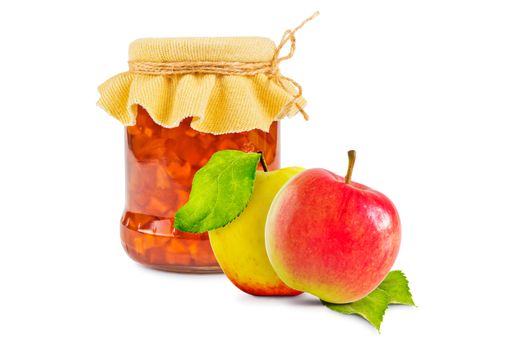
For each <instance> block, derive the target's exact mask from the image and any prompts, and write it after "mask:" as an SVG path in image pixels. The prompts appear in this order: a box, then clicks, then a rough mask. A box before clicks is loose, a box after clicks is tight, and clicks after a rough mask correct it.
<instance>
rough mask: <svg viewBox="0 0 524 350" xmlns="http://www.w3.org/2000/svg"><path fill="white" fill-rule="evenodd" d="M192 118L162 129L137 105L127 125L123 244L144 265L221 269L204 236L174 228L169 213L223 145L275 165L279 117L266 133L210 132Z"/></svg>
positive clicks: (122, 222)
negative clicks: (258, 154) (195, 126)
mask: <svg viewBox="0 0 524 350" xmlns="http://www.w3.org/2000/svg"><path fill="white" fill-rule="evenodd" d="M191 120H192V118H186V119H184V120H183V121H182V122H181V123H180V125H179V126H177V127H174V128H164V127H162V126H160V125H158V124H156V123H155V122H154V121H153V120H152V119H151V117H150V116H149V115H148V113H147V112H146V111H145V110H144V109H142V108H139V110H138V116H137V121H136V125H134V126H128V127H126V133H125V136H126V151H125V152H126V176H127V186H126V208H125V211H124V214H123V216H122V220H121V240H122V244H123V246H124V248H125V250H126V251H127V253H128V254H129V256H130V257H131V258H133V259H134V260H136V261H137V262H140V263H142V264H144V265H148V266H151V267H155V268H159V269H164V270H171V271H191V272H199V271H200V272H212V271H220V268H219V267H218V264H217V262H216V260H215V257H214V255H213V252H212V250H211V247H210V244H209V240H208V235H207V233H206V234H190V233H185V232H179V231H176V230H175V229H174V228H173V224H174V222H173V218H174V215H175V213H176V211H177V210H178V209H179V208H180V207H181V206H182V205H184V204H185V203H186V202H187V200H188V198H189V192H190V191H191V183H192V181H193V176H194V174H195V173H196V171H198V169H200V168H201V167H202V166H203V165H205V164H206V162H207V161H208V160H209V158H210V157H211V156H212V155H213V153H215V152H217V151H221V150H225V149H235V150H242V151H245V152H259V151H261V152H263V154H264V157H265V159H266V163H267V164H268V168H269V169H270V170H273V169H277V168H278V167H279V163H280V159H279V156H278V155H279V152H278V136H279V130H278V128H279V127H278V122H274V123H273V124H272V125H271V128H270V130H269V132H268V133H266V132H264V131H261V130H251V131H247V132H241V133H230V134H223V135H213V134H207V133H201V132H198V131H196V130H194V129H192V128H191V126H190V124H191Z"/></svg>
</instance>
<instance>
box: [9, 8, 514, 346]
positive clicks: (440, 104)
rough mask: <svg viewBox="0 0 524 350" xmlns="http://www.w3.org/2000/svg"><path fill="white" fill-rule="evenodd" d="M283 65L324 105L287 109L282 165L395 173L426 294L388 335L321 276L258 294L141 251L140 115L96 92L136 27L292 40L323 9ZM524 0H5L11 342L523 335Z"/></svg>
mask: <svg viewBox="0 0 524 350" xmlns="http://www.w3.org/2000/svg"><path fill="white" fill-rule="evenodd" d="M317 9H318V10H320V11H321V15H320V17H318V18H317V19H316V20H314V21H313V22H311V23H310V24H308V25H307V26H306V27H305V28H303V29H302V30H301V31H300V32H299V33H298V36H297V40H298V43H297V52H296V55H295V57H293V59H292V60H291V61H288V62H286V63H284V64H283V66H282V69H283V72H284V73H285V74H286V75H288V76H290V77H292V78H294V79H296V80H297V81H299V82H300V83H301V84H302V85H303V87H304V95H305V96H306V98H307V99H308V100H309V105H308V107H307V111H308V112H309V114H310V115H311V120H310V121H309V122H305V121H303V120H302V119H301V118H300V117H298V116H297V117H295V118H293V119H289V120H285V121H284V122H283V128H282V130H283V135H282V145H283V146H282V152H283V153H282V159H283V166H288V165H301V166H305V167H323V168H327V169H330V170H332V171H335V172H338V173H339V174H344V171H345V168H346V151H347V150H348V149H349V148H354V149H356V150H357V151H358V159H357V164H356V168H355V172H354V176H353V178H354V180H355V181H359V182H362V183H364V184H367V185H369V186H371V187H374V188H376V189H378V190H380V191H382V192H383V193H385V194H387V195H388V196H389V197H390V198H391V199H392V200H393V201H394V202H395V203H396V205H397V207H398V209H399V212H400V215H401V218H402V223H403V242H402V247H401V250H400V254H399V257H398V259H397V261H396V263H395V268H399V269H402V270H403V271H405V273H406V274H407V276H408V277H409V279H410V281H411V287H412V291H413V294H414V297H415V301H416V302H417V304H418V305H419V307H418V308H409V307H394V308H392V309H390V310H389V311H388V312H387V314H386V316H385V319H384V322H383V326H382V333H381V334H380V335H379V334H378V333H377V332H376V331H375V330H374V329H373V328H372V327H371V326H369V325H368V324H367V323H366V322H364V321H362V320H361V319H359V318H358V317H355V316H344V315H339V314H336V313H334V312H332V311H330V310H328V309H326V308H324V307H322V306H321V305H320V304H318V303H317V302H316V301H315V299H314V298H313V297H310V296H301V297H297V298H294V299H293V298H290V299H285V298H255V297H251V296H249V295H246V294H243V293H242V292H241V291H239V290H237V289H236V288H235V287H234V286H233V285H232V284H230V283H229V281H228V280H227V279H226V278H225V277H224V276H223V275H208V276H195V275H181V274H170V273H165V272H158V271H153V270H149V269H145V268H142V267H140V266H138V265H137V264H135V263H134V262H132V261H131V260H130V259H129V258H128V257H127V256H126V254H125V253H124V251H123V249H122V248H121V246H120V241H119V217H120V214H121V211H122V209H123V205H124V192H123V190H124V163H123V128H122V126H121V125H120V124H119V123H118V122H116V121H115V120H114V119H112V118H111V117H109V116H107V115H106V114H105V113H104V112H103V111H102V110H101V109H98V108H97V107H96V106H95V102H96V100H97V99H98V93H97V91H96V88H97V86H98V85H99V84H100V83H102V82H103V81H104V80H105V79H107V78H109V77H110V76H112V75H113V74H116V73H118V72H120V71H124V70H126V69H127V66H126V62H127V45H128V44H129V42H131V41H132V40H133V39H135V38H138V37H151V36H238V35H259V36H267V37H270V38H273V39H274V40H279V39H280V36H281V34H282V32H283V31H284V30H285V29H287V28H290V27H293V26H295V25H297V24H298V23H299V22H300V21H301V20H302V19H304V18H305V17H307V16H309V15H310V14H311V13H312V12H313V11H314V10H317ZM523 18H524V4H523V3H522V2H521V1H481V0H476V1H460V0H452V1H447V0H441V1H420V0H413V1H358V2H354V1H339V2H335V1H331V2H328V1H296V2H293V1H283V0H280V1H270V0H264V1H260V2H247V1H225V0H220V1H152V0H149V1H142V2H138V1H126V2H121V3H117V2H109V1H86V2H74V1H63V2H58V1H11V2H7V1H5V2H2V4H1V5H0V39H1V43H0V50H1V51H0V99H1V109H0V112H1V116H0V118H1V119H0V121H1V122H0V156H1V158H0V161H1V170H0V191H1V192H0V212H1V214H0V215H1V216H0V218H1V222H0V235H1V238H0V269H1V270H0V271H1V275H0V283H1V287H0V348H1V349H109V348H111V349H118V348H121V349H168V348H171V349H197V348H202V349H205V348H207V349H212V348H220V349H222V348H224V349H272V348H275V349H283V348H288V349H301V348H304V349H305V348H308V349H309V348H311V349H350V348H352V349H379V348H389V349H432V348H435V349H436V348H443V347H447V348H473V347H475V346H481V345H485V346H489V347H491V348H494V347H497V348H506V349H511V348H513V349H516V348H522V347H523V346H524V342H523V339H522V335H521V332H522V330H521V328H522V315H523V314H524V312H523V311H524V309H523V289H524V283H523V278H522V276H523V273H522V270H523V267H524V259H523V256H524V254H523V243H524V240H523V235H524V228H523V226H524V225H523V217H524V201H523V197H524V185H523V179H524V167H523V153H524V136H523V133H524V126H523V123H522V120H523V118H524V103H523V102H524V100H523V98H524V45H523V44H524V20H523Z"/></svg>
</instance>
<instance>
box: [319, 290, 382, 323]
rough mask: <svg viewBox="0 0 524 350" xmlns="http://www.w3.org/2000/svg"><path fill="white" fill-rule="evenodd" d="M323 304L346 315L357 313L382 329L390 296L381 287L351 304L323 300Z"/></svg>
mask: <svg viewBox="0 0 524 350" xmlns="http://www.w3.org/2000/svg"><path fill="white" fill-rule="evenodd" d="M322 304H324V305H326V306H327V307H328V308H330V309H331V310H333V311H337V312H340V313H343V314H346V315H351V314H357V315H359V316H362V317H364V318H365V319H366V320H368V321H369V323H371V324H372V325H373V327H375V328H376V329H377V330H378V331H380V324H381V323H382V319H383V317H384V313H385V312H386V309H387V308H388V304H389V296H388V294H387V293H386V292H384V291H383V290H380V289H375V290H374V291H372V292H371V293H369V294H368V296H366V297H365V298H363V299H360V300H358V301H355V302H352V303H349V304H332V303H328V302H327V301H323V300H322Z"/></svg>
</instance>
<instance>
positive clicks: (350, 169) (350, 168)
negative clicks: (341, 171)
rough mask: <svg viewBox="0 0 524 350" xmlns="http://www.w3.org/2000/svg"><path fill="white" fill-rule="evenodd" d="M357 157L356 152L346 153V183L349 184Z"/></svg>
mask: <svg viewBox="0 0 524 350" xmlns="http://www.w3.org/2000/svg"><path fill="white" fill-rule="evenodd" d="M356 157H357V152H355V150H351V151H349V152H348V159H349V162H348V172H347V173H346V183H347V184H348V183H350V182H351V174H353V166H354V165H355V158H356Z"/></svg>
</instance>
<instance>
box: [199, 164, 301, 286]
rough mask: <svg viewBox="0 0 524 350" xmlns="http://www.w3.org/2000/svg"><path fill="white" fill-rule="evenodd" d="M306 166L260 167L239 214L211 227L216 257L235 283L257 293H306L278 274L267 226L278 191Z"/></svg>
mask: <svg viewBox="0 0 524 350" xmlns="http://www.w3.org/2000/svg"><path fill="white" fill-rule="evenodd" d="M303 170H304V169H303V168H299V167H290V168H283V169H279V170H274V171H270V172H261V171H257V173H256V178H255V185H254V189H253V194H252V195H251V199H250V201H249V203H248V205H247V207H246V209H245V210H244V211H243V212H242V214H240V216H239V217H238V218H236V219H235V220H233V221H232V222H231V223H229V224H228V225H226V226H224V227H222V228H219V229H216V230H212V231H209V240H210V242H211V247H212V248H213V252H214V254H215V257H216V259H217V261H218V263H219V264H220V267H221V268H222V270H223V271H224V273H225V275H226V276H227V277H228V278H229V280H230V281H231V282H233V284H234V285H235V286H237V287H238V288H239V289H241V290H242V291H244V292H246V293H248V294H252V295H255V296H295V295H298V294H302V292H301V291H297V290H295V289H292V288H290V287H288V286H287V285H286V284H284V282H282V281H281V280H280V278H278V276H277V274H276V273H275V271H274V270H273V267H272V266H271V264H270V262H269V259H268V257H267V253H266V247H265V238H264V228H265V225H266V218H267V213H268V211H269V207H270V205H271V202H272V200H273V198H274V196H275V194H276V193H277V192H278V190H280V188H281V187H282V186H283V185H284V184H285V183H286V182H287V181H288V180H289V179H291V178H292V177H294V176H295V175H296V174H298V173H300V172H301V171H303Z"/></svg>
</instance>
